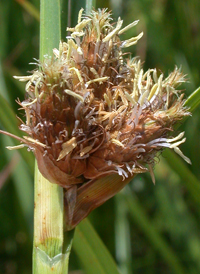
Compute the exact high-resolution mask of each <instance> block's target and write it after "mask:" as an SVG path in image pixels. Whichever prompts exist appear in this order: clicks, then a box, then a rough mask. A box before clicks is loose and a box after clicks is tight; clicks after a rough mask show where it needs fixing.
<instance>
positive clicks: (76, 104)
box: [18, 10, 189, 189]
mask: <svg viewBox="0 0 200 274" xmlns="http://www.w3.org/2000/svg"><path fill="white" fill-rule="evenodd" d="M137 22H138V21H135V22H133V23H131V24H130V25H128V26H126V27H124V28H122V23H123V21H122V20H121V19H120V18H119V19H118V21H117V23H116V24H113V23H112V24H111V18H110V13H109V12H107V11H106V10H99V11H93V12H92V13H91V15H89V16H85V17H83V16H82V10H81V11H80V13H79V17H78V24H77V25H76V26H75V27H74V28H68V31H70V32H71V33H72V34H71V36H70V37H67V38H68V40H67V42H63V43H60V46H59V49H54V50H53V53H54V57H53V58H52V57H49V56H47V57H45V59H44V61H43V62H42V63H39V64H38V69H37V70H36V71H34V73H33V75H30V76H26V77H18V78H19V79H20V80H21V81H28V83H27V85H26V100H25V101H23V102H20V105H21V107H22V108H23V109H24V110H25V113H26V123H25V124H23V123H22V125H21V126H20V128H21V130H23V131H25V132H26V133H27V134H28V135H29V137H27V136H26V137H24V139H23V140H22V141H23V144H24V145H26V146H27V145H28V147H29V148H31V149H32V150H33V152H34V154H35V156H36V159H37V162H38V167H39V169H40V171H41V173H42V174H43V175H44V176H45V177H46V178H47V179H49V180H50V181H51V182H54V183H57V184H59V185H61V186H62V187H64V188H65V189H69V188H70V187H71V185H77V186H78V187H81V186H82V185H83V184H87V182H91V181H94V180H96V179H98V178H102V177H104V176H107V175H110V174H115V173H116V174H118V175H120V176H121V179H122V180H124V179H125V178H128V177H129V178H130V177H133V176H134V174H137V173H142V172H146V171H148V170H149V171H150V173H151V175H152V177H153V172H152V167H153V164H154V159H155V156H156V154H157V153H158V152H159V151H162V150H163V148H165V147H168V148H173V149H174V150H175V152H177V153H178V154H179V155H181V156H182V157H183V159H185V160H186V161H187V162H189V159H188V158H187V157H185V156H184V155H183V154H182V152H181V151H180V149H179V148H178V146H179V145H180V144H181V143H183V142H184V141H185V138H183V135H184V133H180V134H179V135H178V136H176V137H174V136H173V126H174V124H175V123H177V122H178V121H180V120H181V119H182V118H183V117H184V116H186V115H189V112H188V110H187V109H186V108H185V107H184V106H183V104H184V100H183V94H181V92H180V91H179V90H177V87H178V86H179V84H181V83H182V82H184V81H185V80H184V76H183V75H182V73H181V72H180V70H179V69H177V68H175V70H174V71H173V72H172V73H171V74H170V75H169V76H168V77H167V78H166V79H164V78H163V74H160V75H158V73H157V71H156V69H149V70H148V71H146V72H144V71H143V69H142V67H141V62H140V60H138V59H136V58H135V59H129V60H125V59H124V58H123V52H122V50H123V48H126V47H129V46H131V45H134V44H136V43H137V41H138V40H139V39H140V38H141V37H142V33H141V34H139V35H138V36H137V37H133V38H131V39H129V40H125V41H121V40H120V34H122V33H124V32H125V31H126V30H128V29H130V28H132V27H133V26H135V25H136V24H137ZM153 180H154V179H153Z"/></svg>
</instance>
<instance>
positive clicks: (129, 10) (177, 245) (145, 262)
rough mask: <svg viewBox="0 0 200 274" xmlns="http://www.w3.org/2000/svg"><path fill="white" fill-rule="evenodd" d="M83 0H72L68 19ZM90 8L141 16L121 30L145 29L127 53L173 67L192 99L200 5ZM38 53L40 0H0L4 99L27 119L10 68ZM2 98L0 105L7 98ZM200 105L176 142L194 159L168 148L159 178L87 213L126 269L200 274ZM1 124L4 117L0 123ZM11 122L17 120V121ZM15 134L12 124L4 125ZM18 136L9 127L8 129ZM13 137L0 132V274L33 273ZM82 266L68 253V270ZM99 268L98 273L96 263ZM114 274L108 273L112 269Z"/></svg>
mask: <svg viewBox="0 0 200 274" xmlns="http://www.w3.org/2000/svg"><path fill="white" fill-rule="evenodd" d="M62 5H63V6H62V28H63V29H62V39H63V40H65V36H66V31H65V29H66V26H67V22H68V19H67V16H66V13H67V1H65V0H63V3H62ZM82 6H84V1H81V0H79V1H72V18H71V21H72V26H74V25H75V23H76V20H77V19H76V18H77V14H78V10H79V8H80V7H82ZM96 8H108V9H109V10H110V9H111V10H112V11H113V17H114V18H115V21H116V19H117V17H118V16H120V17H121V18H122V19H123V20H124V26H125V25H127V24H129V23H131V22H132V21H134V20H137V19H139V20H140V22H139V24H138V25H137V27H135V28H133V29H130V30H129V31H127V32H126V33H125V35H124V39H125V38H129V37H132V36H134V35H136V34H138V33H139V32H141V31H144V36H143V38H142V39H141V40H140V41H139V42H138V44H137V45H136V46H133V47H131V48H130V49H129V50H130V52H131V54H132V56H139V57H140V58H141V60H142V62H144V64H143V66H144V69H145V70H146V69H148V68H157V69H160V70H161V71H162V72H164V73H165V76H166V75H167V74H168V73H169V72H170V71H172V70H173V69H174V67H175V64H176V65H177V66H178V67H180V66H181V67H182V71H183V72H184V74H187V79H188V82H187V83H186V84H185V85H183V86H182V88H183V89H185V93H186V95H187V96H189V95H190V94H191V93H192V92H193V91H194V90H195V89H196V88H197V87H199V86H200V77H199V76H200V64H199V62H200V2H199V0H191V1H180V0H176V1H172V0H159V1H158V0H134V1H133V0H132V1H131V0H126V1H122V0H110V1H108V0H104V1H103V0H102V1H100V0H99V1H98V0H96ZM38 55H39V0H29V1H24V0H16V1H14V0H0V96H1V97H0V100H1V101H2V102H3V103H2V104H1V106H2V105H3V106H5V105H6V104H7V102H8V103H9V104H10V105H11V107H12V109H13V110H14V112H15V113H17V115H18V116H19V117H20V118H22V119H23V118H24V117H23V116H24V114H23V112H22V111H20V110H19V111H18V110H17V109H18V108H19V106H18V105H17V103H16V99H17V98H19V99H20V100H23V96H24V86H25V85H24V84H23V83H20V82H18V81H17V80H15V79H13V75H27V73H28V71H31V70H33V69H34V68H35V65H34V64H30V63H34V62H35V60H34V58H36V59H37V58H38ZM4 99H5V102H4ZM199 110H200V108H198V109H196V110H195V112H194V113H193V115H192V118H191V117H190V118H189V119H188V120H187V121H186V122H185V123H184V124H183V125H181V127H180V128H179V131H185V132H186V133H185V135H186V137H187V141H186V143H184V144H183V145H182V146H181V149H182V151H183V152H184V154H185V155H187V156H188V157H189V158H190V159H191V161H192V165H191V166H189V165H187V164H186V163H184V162H183V160H182V159H181V158H180V157H177V156H176V155H174V153H171V152H169V151H166V152H164V153H163V155H162V157H160V156H159V158H158V159H157V162H158V164H157V165H156V167H155V177H156V185H155V186H154V185H153V183H152V181H151V178H150V176H149V174H144V175H138V176H137V177H136V178H135V179H134V180H133V181H132V182H131V183H130V184H129V185H128V186H127V187H126V188H125V189H124V190H123V191H122V192H121V193H119V194H118V195H116V197H114V198H112V199H111V200H110V201H108V202H106V203H105V204H104V205H103V206H101V207H100V208H98V209H96V210H95V211H94V212H92V213H91V215H90V216H89V219H90V220H91V222H92V224H93V226H94V227H95V229H96V231H97V232H98V233H99V235H100V237H101V238H102V240H103V242H104V243H105V244H106V246H107V247H108V249H109V251H110V252H111V254H112V255H113V257H114V258H115V260H116V262H117V264H118V266H119V268H120V270H121V272H122V274H131V273H137V274H140V273H141V274H156V273H162V274H171V273H174V274H179V273H180V274H181V273H189V274H196V273H197V274H198V273H200V172H199V170H200V157H199V155H200V142H199V136H200V134H199V132H200V119H199V118H200V114H199ZM10 115H11V117H12V114H10V113H7V111H4V108H3V107H1V110H0V128H1V129H4V130H8V129H9V126H10V125H9V121H10V120H8V122H6V123H5V120H6V119H3V118H2V117H5V118H9V117H10ZM3 121H4V122H3ZM15 123H17V121H16V122H15ZM10 131H11V132H13V131H12V127H11V128H10ZM13 133H14V132H13ZM7 145H13V140H11V139H10V138H8V137H5V136H2V135H0V273H3V274H15V273H17V274H18V273H19V274H23V273H27V274H28V273H31V256H32V255H31V253H32V229H33V160H34V158H33V155H32V153H31V152H30V153H29V154H28V155H29V156H28V159H26V161H25V160H24V159H22V158H21V156H20V154H19V153H18V152H17V151H12V152H11V151H7V150H6V149H5V146H7ZM82 269H83V267H82V265H81V262H80V261H79V259H78V257H77V255H76V253H75V252H74V251H72V254H71V258H70V273H74V274H75V273H77V274H82V273H85V272H84V270H82ZM94 274H95V270H94ZM109 274H112V273H109Z"/></svg>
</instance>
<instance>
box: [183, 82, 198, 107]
mask: <svg viewBox="0 0 200 274" xmlns="http://www.w3.org/2000/svg"><path fill="white" fill-rule="evenodd" d="M199 104H200V87H198V88H197V89H196V90H195V91H194V92H193V93H192V94H191V95H190V96H189V97H188V98H187V100H186V101H185V106H187V107H189V108H190V111H191V112H194V110H195V109H196V108H197V107H198V106H199Z"/></svg>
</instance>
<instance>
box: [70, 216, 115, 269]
mask: <svg viewBox="0 0 200 274" xmlns="http://www.w3.org/2000/svg"><path fill="white" fill-rule="evenodd" d="M73 247H74V250H75V252H76V254H77V255H78V257H79V259H80V260H81V262H82V264H83V266H84V269H85V273H86V274H94V273H95V274H108V273H110V274H119V273H120V272H119V270H118V268H117V266H116V264H115V262H114V260H113V258H112V257H111V255H110V253H109V252H108V250H107V248H106V247H105V245H104V243H103V242H102V241H101V239H100V238H99V236H98V234H97V233H96V231H95V230H94V228H93V227H92V225H91V224H90V222H89V221H88V220H87V219H85V220H83V221H82V222H81V223H80V224H79V225H78V226H77V227H76V231H75V237H74V242H73Z"/></svg>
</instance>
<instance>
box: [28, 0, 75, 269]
mask: <svg viewBox="0 0 200 274" xmlns="http://www.w3.org/2000/svg"><path fill="white" fill-rule="evenodd" d="M60 32H61V28H60V0H48V1H46V0H41V2H40V61H43V60H44V56H45V55H49V56H50V57H51V56H52V55H53V48H55V47H56V48H58V46H59V42H60V38H61V34H60ZM34 199H35V203H34V207H35V208H34V245H33V273H34V274H41V273H42V274H43V273H45V274H48V273H55V274H64V273H65V274H67V273H68V261H69V254H70V250H71V242H72V241H69V240H68V241H66V240H65V239H64V234H63V233H64V232H63V231H64V229H63V225H64V224H63V189H62V188H61V187H59V186H58V185H56V184H52V183H50V182H49V181H48V180H46V179H45V178H44V177H43V176H42V175H41V173H40V172H39V170H38V167H37V164H36V166H35V198H34ZM65 237H66V235H65ZM69 238H70V237H69ZM66 242H67V246H66ZM63 246H64V247H65V248H66V251H65V250H63V249H64V248H63Z"/></svg>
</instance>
